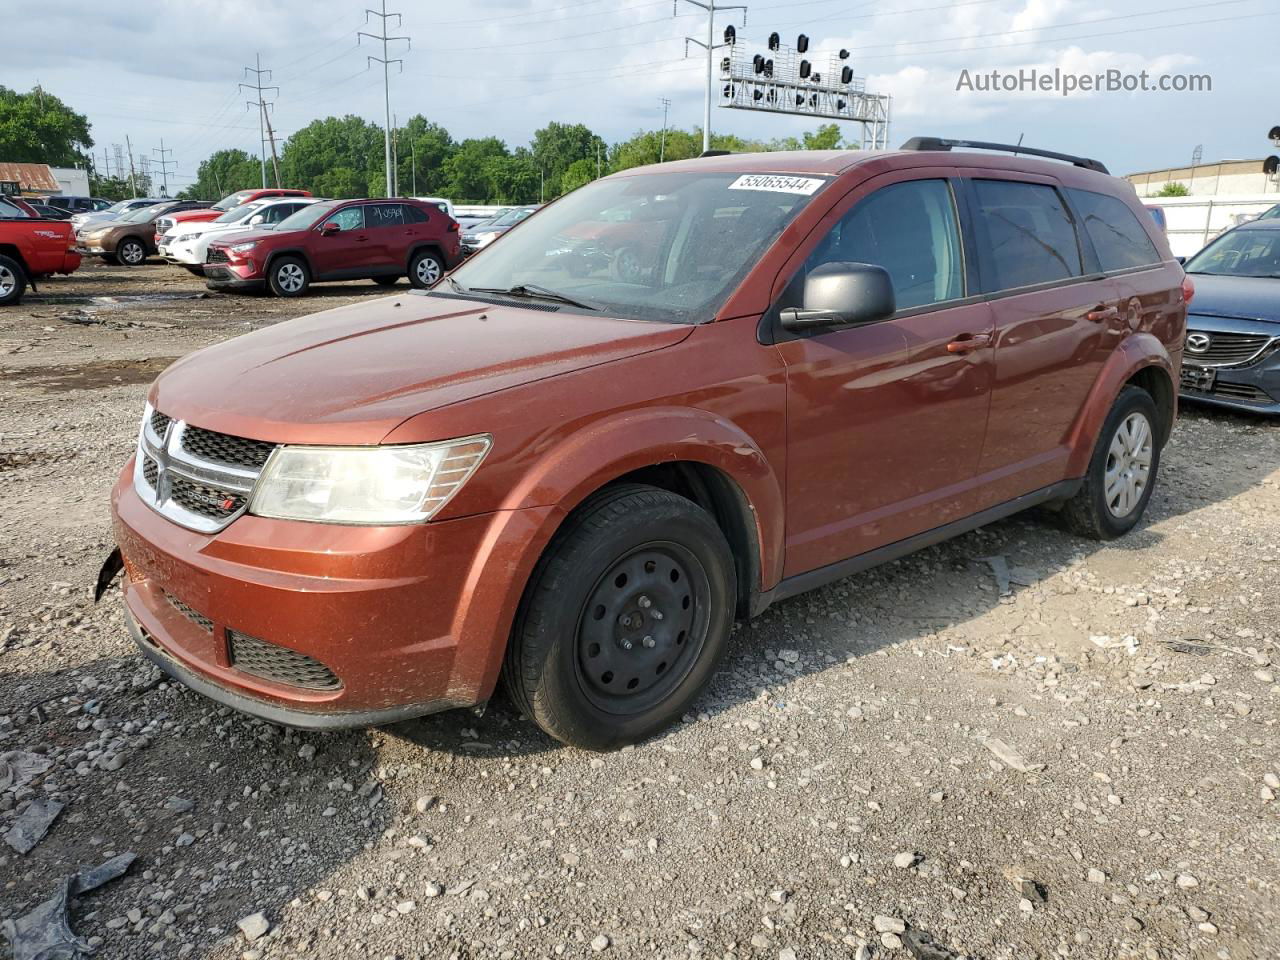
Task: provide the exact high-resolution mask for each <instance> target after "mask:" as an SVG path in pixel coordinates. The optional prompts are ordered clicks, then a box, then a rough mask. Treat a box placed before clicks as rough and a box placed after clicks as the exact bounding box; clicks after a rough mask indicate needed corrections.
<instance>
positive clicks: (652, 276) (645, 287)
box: [441, 171, 829, 323]
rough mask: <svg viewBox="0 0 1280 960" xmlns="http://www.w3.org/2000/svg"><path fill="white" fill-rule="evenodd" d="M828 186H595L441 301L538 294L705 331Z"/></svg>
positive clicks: (756, 178)
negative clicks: (467, 294) (459, 295)
mask: <svg viewBox="0 0 1280 960" xmlns="http://www.w3.org/2000/svg"><path fill="white" fill-rule="evenodd" d="M828 182H829V180H828V179H827V178H824V177H807V176H790V175H771V174H742V173H719V172H716V173H712V172H694V171H691V172H665V173H638V174H634V175H630V176H620V177H616V178H607V179H604V180H596V181H594V182H592V183H590V184H587V185H586V186H584V187H582V188H580V189H578V190H575V191H573V192H572V193H570V194H568V195H567V196H565V197H563V198H561V199H560V200H557V201H556V202H555V203H554V204H552V205H551V206H549V207H547V208H545V209H543V210H540V211H538V213H537V215H536V216H530V217H529V218H528V219H527V220H525V221H524V222H520V223H518V225H516V226H515V228H514V229H512V230H510V231H509V232H508V233H507V234H505V235H504V236H503V237H502V239H501V241H500V242H497V243H494V244H493V246H492V247H489V248H487V249H486V250H484V251H482V252H481V253H480V254H479V255H477V256H476V257H474V258H473V259H471V260H469V261H467V262H466V263H465V264H463V265H462V266H461V267H459V268H458V269H457V270H456V271H454V273H453V275H452V277H453V280H454V283H453V284H452V285H446V287H445V288H442V290H441V292H444V291H445V290H447V289H453V290H454V291H457V292H462V290H463V288H468V289H476V290H481V289H484V290H510V289H512V288H515V287H519V286H522V285H524V284H530V285H538V286H541V287H543V288H549V289H551V290H554V291H555V292H557V293H559V294H563V295H565V296H568V297H572V298H574V299H575V300H578V301H580V302H582V303H585V304H588V305H590V307H592V308H594V309H597V310H599V311H600V312H602V313H607V314H609V315H611V316H619V317H626V318H629V319H639V320H665V321H670V322H675V323H701V322H703V321H706V320H710V319H712V318H713V317H714V316H715V314H716V312H717V311H718V310H719V309H720V307H721V306H722V305H723V304H724V302H725V301H726V300H727V299H728V297H729V295H730V294H731V293H732V292H733V291H734V289H736V287H737V286H738V284H739V283H741V282H742V280H743V279H744V278H745V277H746V275H747V273H748V271H750V269H751V268H752V267H754V266H755V265H756V263H757V262H759V260H760V257H761V256H762V255H763V254H764V253H765V251H767V250H768V249H769V247H770V246H771V245H772V244H773V243H774V242H776V241H777V239H778V236H779V234H781V232H782V231H783V229H784V228H785V227H786V226H787V224H789V223H790V222H791V221H792V220H793V219H794V218H795V216H796V215H797V214H798V213H799V212H800V211H801V210H803V209H804V207H805V206H806V205H807V204H808V203H809V202H810V200H811V199H812V197H813V196H814V194H816V193H817V192H818V191H820V190H821V189H822V188H823V187H825V186H826V185H827V183H828ZM526 215H527V214H526Z"/></svg>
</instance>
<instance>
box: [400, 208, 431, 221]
mask: <svg viewBox="0 0 1280 960" xmlns="http://www.w3.org/2000/svg"><path fill="white" fill-rule="evenodd" d="M404 218H405V220H406V221H407V222H409V223H426V222H427V221H428V220H430V219H431V218H430V217H428V216H427V211H425V210H423V209H421V208H419V207H415V206H413V205H412V204H409V203H406V204H405V205H404Z"/></svg>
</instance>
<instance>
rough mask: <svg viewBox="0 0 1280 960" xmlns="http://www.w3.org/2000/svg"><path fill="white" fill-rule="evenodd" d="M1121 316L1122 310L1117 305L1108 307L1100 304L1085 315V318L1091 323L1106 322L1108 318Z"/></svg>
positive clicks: (1112, 318)
mask: <svg viewBox="0 0 1280 960" xmlns="http://www.w3.org/2000/svg"><path fill="white" fill-rule="evenodd" d="M1118 316H1120V311H1119V310H1117V309H1116V308H1115V307H1107V306H1102V305H1098V306H1096V307H1094V308H1093V309H1092V310H1090V311H1089V312H1088V313H1086V314H1085V315H1084V318H1085V319H1086V320H1088V321H1089V322H1090V323H1105V322H1106V321H1108V320H1114V319H1115V318H1116V317H1118Z"/></svg>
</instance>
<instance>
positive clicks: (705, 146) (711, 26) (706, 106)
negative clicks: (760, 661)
mask: <svg viewBox="0 0 1280 960" xmlns="http://www.w3.org/2000/svg"><path fill="white" fill-rule="evenodd" d="M684 2H685V3H691V4H693V5H694V6H695V7H701V8H702V9H703V10H705V11H707V42H706V43H703V42H702V41H701V40H696V39H694V38H693V37H685V38H684V55H685V56H686V57H687V56H688V55H689V44H691V43H692V44H695V45H696V46H699V47H702V49H703V50H705V51H706V52H707V89H706V90H705V91H704V99H703V101H702V150H703V152H704V153H705V152H706V151H707V150H710V149H711V96H712V88H713V87H714V85H715V74H714V73H713V72H712V62H713V60H714V58H715V52H716V49H717V48H719V47H723V46H727V44H724V43H716V10H741V11H742V25H743V26H744V27H745V26H746V25H747V8H746V7H744V6H741V5H739V6H731V7H730V6H725V7H717V6H716V0H707V2H706V3H703V2H702V0H684ZM679 5H680V0H674V3H673V12H674V9H675V8H678V7H679Z"/></svg>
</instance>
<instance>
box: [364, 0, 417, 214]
mask: <svg viewBox="0 0 1280 960" xmlns="http://www.w3.org/2000/svg"><path fill="white" fill-rule="evenodd" d="M370 17H380V18H381V20H382V32H381V33H366V32H365V31H364V30H361V31H359V32H358V33H357V34H356V43H357V44H359V42H360V39H361V38H362V37H368V38H369V39H370V40H380V41H382V56H380V57H374V56H370V57H368V58H367V60H366V63H368V62H375V63H380V64H382V100H383V105H384V106H385V107H386V126H385V127H384V128H383V139H384V140H385V145H386V188H387V196H388V197H391V196H394V195H395V194H394V193H393V192H392V191H393V189H394V188H395V184H394V183H393V180H394V178H393V177H392V175H391V74H390V70H389V68H390V66H391V64H393V63H398V64H400V71H401V72H402V73H403V72H404V61H403V60H395V59H391V58H390V57H389V51H388V48H387V44H389V43H397V42H399V41H401V40H403V41H404V42H405V44H406V45H407V47H408V48H409V49H413V41H412V40H411V39H410V38H409V37H389V36H387V21H388V20H390V19H391V18H392V17H395V18H396V26H397V27H400V26H402V25H403V22H404V21H403V20H402V18H401V17H400V14H398V13H387V0H382V12H381V13H379V12H378V11H377V10H370V9H368V8H367V7H366V8H365V11H364V21H365V23H368V22H369V18H370Z"/></svg>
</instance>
